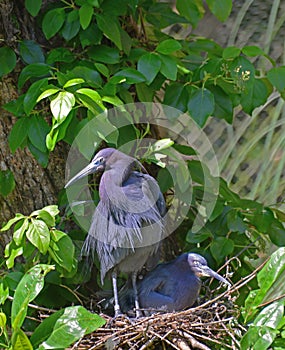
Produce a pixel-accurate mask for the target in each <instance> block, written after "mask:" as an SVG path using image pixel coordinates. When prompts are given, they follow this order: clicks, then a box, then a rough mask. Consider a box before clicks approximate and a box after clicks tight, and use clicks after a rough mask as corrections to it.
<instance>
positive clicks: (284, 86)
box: [267, 66, 285, 93]
mask: <svg viewBox="0 0 285 350" xmlns="http://www.w3.org/2000/svg"><path fill="white" fill-rule="evenodd" d="M267 78H268V79H269V81H270V83H271V84H272V85H274V86H275V87H276V89H277V90H278V91H279V92H281V93H282V92H284V90H285V67H284V66H283V67H277V68H272V69H270V71H269V72H268V73H267Z"/></svg>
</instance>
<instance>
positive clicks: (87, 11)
mask: <svg viewBox="0 0 285 350" xmlns="http://www.w3.org/2000/svg"><path fill="white" fill-rule="evenodd" d="M93 13H94V9H93V6H90V5H89V4H86V3H85V4H83V5H82V6H81V7H80V9H79V20H80V24H81V27H82V29H83V30H85V29H86V28H87V27H88V26H89V24H90V22H91V20H92V16H93Z"/></svg>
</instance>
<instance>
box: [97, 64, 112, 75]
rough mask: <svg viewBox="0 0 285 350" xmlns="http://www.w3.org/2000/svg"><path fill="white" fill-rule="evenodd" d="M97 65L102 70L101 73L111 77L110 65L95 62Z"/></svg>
mask: <svg viewBox="0 0 285 350" xmlns="http://www.w3.org/2000/svg"><path fill="white" fill-rule="evenodd" d="M95 67H96V69H97V70H98V72H100V73H101V74H103V75H104V77H106V78H109V76H110V71H109V69H108V67H107V66H106V65H105V64H102V63H95Z"/></svg>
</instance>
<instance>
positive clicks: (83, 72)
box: [65, 66, 102, 89]
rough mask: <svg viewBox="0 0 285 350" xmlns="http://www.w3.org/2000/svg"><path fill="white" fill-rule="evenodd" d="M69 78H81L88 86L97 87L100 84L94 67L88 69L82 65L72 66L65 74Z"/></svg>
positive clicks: (100, 79) (100, 80) (98, 75)
mask: <svg viewBox="0 0 285 350" xmlns="http://www.w3.org/2000/svg"><path fill="white" fill-rule="evenodd" d="M65 77H66V78H68V80H69V79H78V78H81V79H83V80H84V81H85V82H86V83H87V84H88V85H89V87H93V88H96V89H98V88H99V87H101V86H102V78H101V76H100V74H99V73H98V72H97V71H96V70H95V69H90V68H88V67H84V66H77V67H74V68H73V69H72V70H71V71H69V73H68V74H66V75H65Z"/></svg>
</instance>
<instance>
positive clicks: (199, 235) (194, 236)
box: [186, 227, 213, 244]
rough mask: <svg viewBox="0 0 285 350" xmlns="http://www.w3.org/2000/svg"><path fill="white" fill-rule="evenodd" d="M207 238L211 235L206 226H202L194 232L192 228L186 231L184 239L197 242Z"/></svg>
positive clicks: (211, 236)
mask: <svg viewBox="0 0 285 350" xmlns="http://www.w3.org/2000/svg"><path fill="white" fill-rule="evenodd" d="M208 238H213V235H212V233H211V232H210V231H209V230H208V229H207V228H206V227H203V228H202V229H201V230H199V231H196V232H193V231H192V230H190V231H188V233H187V236H186V241H187V242H189V243H193V244H197V243H202V242H204V241H205V240H206V239H208Z"/></svg>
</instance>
